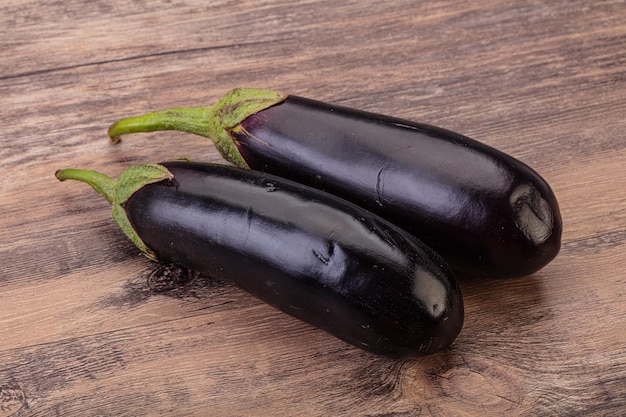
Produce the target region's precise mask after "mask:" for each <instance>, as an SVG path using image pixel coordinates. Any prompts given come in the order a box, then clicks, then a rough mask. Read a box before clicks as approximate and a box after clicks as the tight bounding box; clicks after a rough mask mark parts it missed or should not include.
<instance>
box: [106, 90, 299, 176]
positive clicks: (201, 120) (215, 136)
mask: <svg viewBox="0 0 626 417" xmlns="http://www.w3.org/2000/svg"><path fill="white" fill-rule="evenodd" d="M286 98H287V96H286V95H284V94H281V93H278V92H276V91H272V90H262V89H256V88H235V89H234V90H231V91H230V92H229V93H227V94H226V95H225V96H223V97H222V98H220V99H219V100H218V101H217V102H216V103H215V104H214V105H212V106H204V107H179V108H173V109H168V110H161V111H156V112H152V113H147V114H144V115H141V116H135V117H129V118H126V119H121V120H118V121H117V122H115V123H113V124H112V125H111V127H109V131H108V133H109V138H110V139H111V141H112V142H113V143H117V142H119V141H120V140H121V138H120V137H121V135H125V134H127V133H138V132H154V131H160V130H179V131H182V132H187V133H193V134H196V135H200V136H204V137H207V138H209V139H211V141H213V144H214V145H215V148H216V149H217V151H218V152H219V153H220V155H222V157H223V158H224V159H226V160H227V161H229V162H231V163H233V164H234V165H236V166H238V167H240V168H246V169H248V168H249V166H248V163H247V162H246V161H245V160H244V158H243V157H242V156H241V153H239V150H238V149H237V145H236V144H235V143H234V141H233V138H232V137H231V136H230V133H229V132H230V131H231V130H232V129H234V128H236V127H237V126H238V125H239V124H240V123H241V122H242V121H244V120H245V119H246V118H248V117H250V116H252V115H253V114H256V113H258V112H260V111H262V110H265V109H267V108H269V107H272V106H274V105H276V104H278V103H281V102H283V101H284V100H285V99H286Z"/></svg>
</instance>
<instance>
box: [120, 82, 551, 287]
mask: <svg viewBox="0 0 626 417" xmlns="http://www.w3.org/2000/svg"><path fill="white" fill-rule="evenodd" d="M155 130H182V131H186V132H191V133H195V134H199V135H202V136H206V137H209V138H211V139H212V140H213V142H214V143H215V146H216V148H217V149H218V151H219V152H220V153H221V154H222V155H223V156H224V158H225V159H226V160H228V161H230V162H232V163H234V164H235V165H237V166H239V167H243V168H252V169H254V170H260V171H264V172H268V173H271V174H274V175H278V176H280V177H284V178H288V179H291V180H294V181H297V182H300V183H302V184H306V185H308V186H311V187H315V188H318V189H320V190H323V191H326V192H329V193H332V194H334V195H337V196H340V197H341V198H344V199H347V200H349V201H351V202H353V203H355V204H358V205H360V206H362V207H364V208H366V209H367V210H369V211H371V212H373V213H376V214H378V215H379V216H381V217H383V218H385V219H387V220H389V221H391V222H393V223H395V224H396V225H398V226H400V227H402V228H403V229H405V230H407V231H408V232H409V233H412V234H413V235H415V236H417V237H418V238H419V239H420V240H422V241H423V242H424V243H426V244H427V245H428V246H430V247H431V248H433V249H434V250H435V251H436V252H438V253H439V254H440V255H442V256H443V257H444V258H445V259H446V261H447V262H448V263H449V264H450V266H451V267H452V268H453V269H454V270H455V272H456V273H457V274H458V275H464V276H482V277H502V278H504V277H520V276H525V275H529V274H532V273H534V272H536V271H538V270H539V269H541V268H542V267H544V266H545V265H547V264H548V263H549V262H550V261H551V260H552V259H554V258H555V257H556V256H557V254H558V252H559V250H560V247H561V233H562V222H561V215H560V212H559V206H558V203H557V200H556V197H555V195H554V193H553V192H552V190H551V189H550V187H549V185H548V184H547V182H546V181H545V180H544V179H543V178H542V177H541V176H540V175H539V174H537V173H536V172H535V171H533V170H532V169H531V168H530V167H528V166H527V165H525V164H524V163H522V162H520V161H519V160H517V159H515V158H513V157H511V156H509V155H507V154H505V153H503V152H501V151H498V150H496V149H494V148H492V147H490V146H487V145H485V144H483V143H480V142H478V141H476V140H473V139H470V138H468V137H466V136H463V135H460V134H458V133H454V132H451V131H449V130H445V129H441V128H438V127H435V126H430V125H426V124H421V123H415V122H411V121H407V120H402V119H398V118H393V117H389V116H384V115H379V114H373V113H368V112H363V111H359V110H354V109H351V108H347V107H341V106H335V105H331V104H326V103H323V102H319V101H314V100H310V99H306V98H302V97H297V96H292V95H289V96H287V95H283V94H280V93H277V92H274V91H269V90H256V89H235V90H233V91H231V92H230V93H228V94H227V95H226V96H225V97H223V98H222V99H220V100H219V101H218V102H217V103H216V104H215V105H213V106H209V107H196V108H177V109H170V110H165V111H159V112H154V113H149V114H147V115H143V116H138V117H131V118H128V119H123V120H120V121H118V122H116V123H114V124H113V125H112V126H111V127H110V129H109V136H110V138H111V139H112V140H113V141H114V142H117V141H119V139H120V136H121V135H123V134H127V133H133V132H148V131H155Z"/></svg>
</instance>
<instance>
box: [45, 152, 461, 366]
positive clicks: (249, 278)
mask: <svg viewBox="0 0 626 417" xmlns="http://www.w3.org/2000/svg"><path fill="white" fill-rule="evenodd" d="M56 175H57V178H59V179H60V180H67V179H73V180H79V181H83V182H86V183H88V184H90V185H91V186H92V187H93V188H94V189H95V190H96V191H98V192H99V193H101V194H103V195H104V196H105V197H106V198H107V200H108V201H109V202H111V203H112V205H113V217H114V219H115V221H116V223H117V224H118V226H119V227H120V228H121V229H122V230H123V231H124V233H126V235H127V236H128V237H129V238H130V239H131V240H132V241H133V242H134V243H135V245H136V246H137V247H138V248H139V249H140V250H141V251H142V252H143V253H144V254H146V255H147V256H149V257H150V258H152V259H154V260H162V261H167V262H170V263H175V264H179V265H183V266H185V267H188V268H191V269H193V270H196V271H198V272H200V273H204V274H207V275H209V276H213V277H216V278H220V279H224V280H229V281H232V282H234V283H235V284H236V285H238V286H239V287H241V288H242V289H244V290H245V291H247V292H249V293H250V294H252V295H254V296H256V297H258V298H259V299H261V300H263V301H265V302H267V303H268V304H270V305H272V306H274V307H276V308H278V309H280V310H282V311H283V312H285V313H288V314H290V315H292V316H294V317H296V318H299V319H301V320H303V321H305V322H308V323H310V324H312V325H314V326H317V327H319V328H321V329H324V330H326V331H327V332H329V333H331V334H333V335H335V336H337V337H339V338H341V339H343V340H344V341H346V342H348V343H351V344H353V345H355V346H357V347H359V348H362V349H364V350H367V351H370V352H373V353H376V354H380V355H385V356H391V357H412V356H420V355H426V354H430V353H433V352H435V351H438V350H441V349H443V348H445V347H446V346H448V345H450V344H451V343H452V342H453V341H454V339H455V338H456V336H457V335H458V334H459V332H460V331H461V327H462V325H463V301H462V298H461V294H460V291H459V287H458V285H457V283H456V280H455V278H454V274H453V273H452V271H451V270H450V269H449V267H448V266H447V265H446V263H445V261H444V260H443V259H442V258H441V257H439V256H438V255H437V254H436V253H434V252H433V251H432V250H431V249H429V248H428V247H427V246H425V245H424V244H423V243H422V242H420V241H419V240H418V239H416V238H415V237H414V236H412V235H410V234H409V233H407V232H406V231H404V230H402V229H400V228H399V227H397V226H395V225H393V224H391V223H389V222H387V221H385V220H383V219H381V218H379V217H378V216H376V215H374V214H372V213H370V212H368V211H366V210H365V209H363V208H361V207H359V206H357V205H355V204H352V203H350V202H347V201H345V200H343V199H340V198H338V197H336V196H333V195H330V194H327V193H325V192H322V191H319V190H316V189H313V188H310V187H306V186H303V185H301V184H298V183H295V182H293V181H289V180H285V179H283V178H279V177H276V176H272V175H269V174H264V173H260V172H256V171H251V170H245V169H240V168H236V167H230V166H221V165H215V164H201V163H192V162H183V161H177V162H168V163H164V164H148V165H136V166H133V167H130V168H128V169H126V170H125V171H124V172H123V173H122V174H121V175H120V177H119V178H118V179H117V180H114V179H112V178H110V177H108V176H106V175H104V174H101V173H98V172H95V171H88V170H77V169H66V170H61V171H58V172H57V174H56Z"/></svg>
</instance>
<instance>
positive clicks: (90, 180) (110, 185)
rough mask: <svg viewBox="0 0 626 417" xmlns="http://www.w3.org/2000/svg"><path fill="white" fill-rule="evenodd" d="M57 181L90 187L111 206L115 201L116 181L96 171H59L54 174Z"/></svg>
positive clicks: (71, 169)
mask: <svg viewBox="0 0 626 417" xmlns="http://www.w3.org/2000/svg"><path fill="white" fill-rule="evenodd" d="M54 175H55V176H56V177H57V179H58V180H59V181H65V180H75V181H81V182H84V183H87V184H89V185H91V187H92V188H93V189H94V190H96V191H97V192H98V193H99V194H102V195H103V196H104V198H106V199H107V201H108V202H109V203H111V204H113V201H114V200H115V188H116V185H117V181H115V180H114V179H113V178H111V177H109V176H107V175H104V174H102V173H100V172H97V171H91V170H86V169H75V168H67V169H60V170H58V171H57V172H56V173H55V174H54Z"/></svg>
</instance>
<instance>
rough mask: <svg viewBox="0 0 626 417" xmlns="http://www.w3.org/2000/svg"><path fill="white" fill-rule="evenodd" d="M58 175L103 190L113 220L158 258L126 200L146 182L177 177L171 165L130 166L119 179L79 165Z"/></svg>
mask: <svg viewBox="0 0 626 417" xmlns="http://www.w3.org/2000/svg"><path fill="white" fill-rule="evenodd" d="M55 176H56V177H57V179H58V180H60V181H65V180H75V181H81V182H84V183H86V184H88V185H90V186H91V187H92V188H93V189H94V190H96V191H97V192H98V193H99V194H102V195H103V196H104V198H106V199H107V201H108V202H109V203H111V205H112V206H113V220H115V223H116V224H117V225H118V227H119V228H120V229H121V230H122V231H123V232H124V234H125V235H126V236H127V237H128V238H129V239H130V240H131V242H133V243H134V244H135V246H137V248H139V250H140V251H141V252H142V253H143V254H144V255H146V256H147V257H148V258H150V259H152V260H157V257H156V254H155V253H154V252H153V251H152V250H151V249H150V248H149V247H148V246H147V245H146V244H145V243H144V242H143V241H142V240H141V238H140V237H139V235H138V234H137V232H136V231H135V229H134V228H133V226H132V225H131V223H130V220H128V216H127V215H126V211H125V210H124V203H125V202H126V201H127V200H128V199H129V198H130V197H131V196H132V195H133V194H134V193H136V192H137V191H139V190H140V189H141V188H142V187H144V186H145V185H148V184H153V183H156V182H160V181H164V180H171V179H172V178H174V176H173V175H172V173H171V172H170V171H168V170H167V168H165V167H164V166H162V165H158V164H144V165H134V166H131V167H129V168H126V169H125V170H124V171H123V172H122V173H121V174H120V176H119V177H118V179H117V180H115V179H113V178H111V177H109V176H107V175H105V174H102V173H100V172H97V171H92V170H87V169H75V168H67V169H61V170H58V171H57V172H56V173H55Z"/></svg>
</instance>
